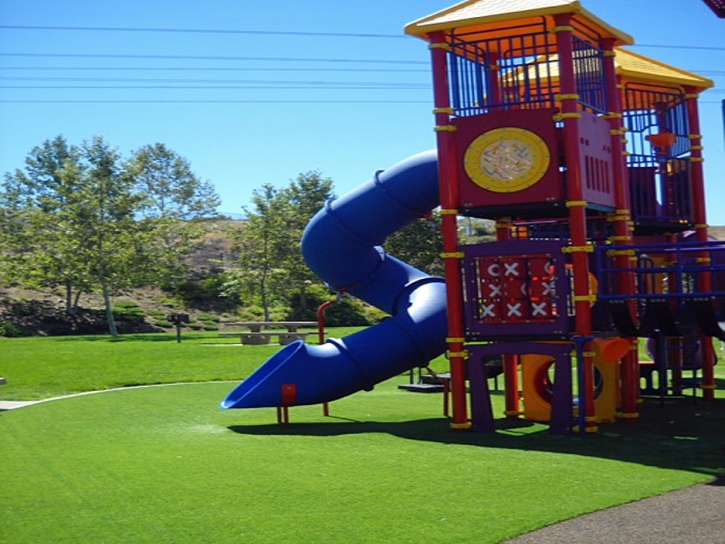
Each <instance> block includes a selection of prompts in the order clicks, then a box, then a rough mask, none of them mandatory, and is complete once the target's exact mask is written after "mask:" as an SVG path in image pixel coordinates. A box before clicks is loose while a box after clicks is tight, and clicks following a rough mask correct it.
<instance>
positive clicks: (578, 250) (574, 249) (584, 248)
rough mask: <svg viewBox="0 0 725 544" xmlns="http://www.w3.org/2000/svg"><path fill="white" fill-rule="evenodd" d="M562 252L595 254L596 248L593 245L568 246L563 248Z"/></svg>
mask: <svg viewBox="0 0 725 544" xmlns="http://www.w3.org/2000/svg"><path fill="white" fill-rule="evenodd" d="M561 251H562V252H563V253H581V252H584V253H593V252H594V246H592V245H586V246H567V247H563V248H561Z"/></svg>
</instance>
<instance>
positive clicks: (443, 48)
mask: <svg viewBox="0 0 725 544" xmlns="http://www.w3.org/2000/svg"><path fill="white" fill-rule="evenodd" d="M429 47H430V51H431V63H432V67H433V100H434V110H433V113H434V114H435V131H436V139H437V144H438V176H439V187H440V198H441V221H442V229H443V263H444V270H445V277H446V292H447V298H446V301H447V308H448V348H449V351H448V354H449V359H450V365H451V394H452V405H453V406H452V408H453V420H452V422H451V428H452V429H456V430H467V429H470V428H471V422H470V420H469V418H468V399H467V394H466V356H465V350H464V343H465V329H464V326H463V281H462V277H461V266H460V259H461V254H460V252H459V250H458V221H457V215H458V210H457V206H458V176H457V172H456V155H455V144H454V141H453V131H454V130H455V126H453V125H451V115H452V114H453V109H452V108H451V104H450V99H449V96H448V61H447V51H448V49H449V45H448V44H447V43H446V40H445V35H444V33H443V32H434V33H433V34H432V35H431V43H430V46H429Z"/></svg>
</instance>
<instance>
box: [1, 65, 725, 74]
mask: <svg viewBox="0 0 725 544" xmlns="http://www.w3.org/2000/svg"><path fill="white" fill-rule="evenodd" d="M11 70H19V71H36V70H37V71H40V70H55V71H66V72H76V71H113V72H122V71H128V72H133V71H137V72H151V71H153V72H279V71H280V70H284V71H285V72H344V73H347V72H353V73H355V72H378V73H389V72H393V73H411V74H412V73H416V74H428V73H430V70H426V69H407V70H406V69H405V68H299V67H292V68H290V67H285V68H282V69H280V68H264V67H253V68H252V67H248V66H246V67H245V66H214V67H209V66H198V67H197V66H158V67H155V66H0V72H2V71H11ZM691 71H693V72H694V71H695V70H691ZM722 73H723V74H725V71H724V72H722Z"/></svg>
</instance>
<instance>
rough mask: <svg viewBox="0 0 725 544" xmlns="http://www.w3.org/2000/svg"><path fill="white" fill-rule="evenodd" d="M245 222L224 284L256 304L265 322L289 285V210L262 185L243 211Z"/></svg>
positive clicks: (275, 192) (277, 194)
mask: <svg viewBox="0 0 725 544" xmlns="http://www.w3.org/2000/svg"><path fill="white" fill-rule="evenodd" d="M243 209H244V211H245V213H246V216H247V220H246V221H245V222H244V225H243V226H242V227H241V228H240V229H239V230H238V232H237V247H238V250H239V255H240V256H239V259H238V260H237V261H236V263H234V268H233V269H232V271H231V272H232V273H231V274H230V279H229V280H228V281H227V288H226V289H227V291H236V292H238V293H241V294H242V298H243V299H246V300H251V301H255V302H258V303H259V305H260V306H261V307H262V309H263V313H264V316H263V317H264V320H265V321H269V320H270V313H271V308H272V306H273V305H275V304H279V303H281V302H282V301H283V300H284V292H285V290H286V285H287V283H288V281H287V280H288V277H289V275H288V271H287V270H286V268H285V258H286V254H287V252H288V250H289V247H288V246H289V243H290V237H289V229H288V228H287V224H286V218H287V215H288V212H287V210H288V206H287V203H286V201H285V199H283V198H282V197H281V195H280V192H279V191H278V190H277V189H276V188H275V187H274V186H272V185H270V184H266V185H263V186H262V188H261V189H258V190H255V191H254V192H253V193H252V206H251V207H244V208H243Z"/></svg>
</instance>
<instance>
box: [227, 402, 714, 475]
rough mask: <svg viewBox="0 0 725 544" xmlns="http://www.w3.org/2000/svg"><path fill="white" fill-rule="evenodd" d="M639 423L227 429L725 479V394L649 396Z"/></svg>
mask: <svg viewBox="0 0 725 544" xmlns="http://www.w3.org/2000/svg"><path fill="white" fill-rule="evenodd" d="M640 413H641V415H642V417H641V420H640V421H639V422H638V423H636V424H625V423H611V424H602V425H600V426H599V432H598V433H596V434H588V435H586V436H580V435H569V436H554V435H551V434H549V432H548V427H546V426H543V425H541V424H536V423H532V422H528V421H524V420H520V419H515V420H508V419H499V420H497V421H496V432H495V433H492V434H482V433H476V432H458V431H451V430H448V420H447V419H445V418H431V419H423V420H414V421H400V422H368V421H365V422H363V421H355V420H350V419H346V418H344V417H335V416H331V417H329V418H327V421H325V422H320V423H298V424H295V423H294V411H293V410H292V411H291V413H290V415H291V418H292V421H293V422H292V423H291V424H290V425H286V426H284V425H277V424H272V425H250V426H242V425H235V426H231V427H229V429H230V430H232V431H234V432H236V433H239V434H244V435H260V436H274V435H284V436H341V435H350V434H366V433H387V434H391V435H394V436H397V437H400V438H404V439H407V440H422V441H427V442H437V443H441V444H459V445H469V446H477V447H482V448H501V449H516V450H525V451H539V452H553V453H568V454H574V455H585V456H590V457H597V458H601V459H611V460H616V461H624V462H629V463H637V464H641V465H645V466H653V467H659V468H664V469H675V470H688V471H691V472H695V473H701V474H706V475H709V476H712V477H713V478H715V479H716V480H715V481H716V482H720V483H719V485H723V484H722V482H723V481H725V480H724V478H725V399H718V400H716V401H715V402H712V403H705V402H704V401H701V400H700V401H697V402H693V401H692V399H685V400H683V399H666V400H665V401H664V404H663V405H661V406H660V400H659V399H645V401H644V402H643V403H642V405H641V410H640Z"/></svg>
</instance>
